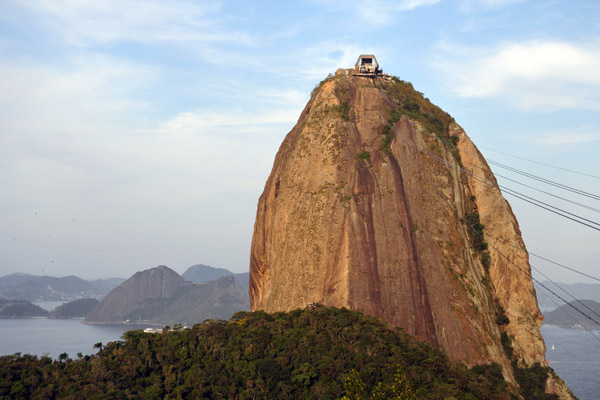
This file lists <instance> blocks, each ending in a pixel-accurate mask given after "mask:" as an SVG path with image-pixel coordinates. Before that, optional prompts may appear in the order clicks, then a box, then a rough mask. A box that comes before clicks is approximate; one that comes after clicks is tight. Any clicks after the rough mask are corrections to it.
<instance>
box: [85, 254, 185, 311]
mask: <svg viewBox="0 0 600 400" xmlns="http://www.w3.org/2000/svg"><path fill="white" fill-rule="evenodd" d="M184 284H185V280H184V279H183V278H182V277H181V276H179V274H178V273H177V272H175V271H173V270H172V269H170V268H167V267H165V266H164V265H161V266H158V267H156V268H152V269H148V270H145V271H140V272H136V273H135V274H134V275H133V276H132V277H131V278H129V279H127V280H126V281H125V282H123V283H122V284H120V285H119V286H117V287H116V288H115V289H113V290H112V291H111V292H110V293H109V294H107V295H106V297H104V299H102V301H101V302H100V304H98V305H97V306H96V307H94V309H92V311H90V313H89V314H88V315H87V317H86V320H85V321H86V323H109V322H123V321H125V320H127V319H128V318H127V317H128V316H129V314H131V313H132V312H134V311H136V310H137V309H138V308H139V305H140V303H141V302H143V301H144V300H146V299H151V298H152V299H165V298H169V297H173V296H174V295H175V294H176V293H177V291H178V290H179V289H180V288H181V287H182V286H183V285H184Z"/></svg>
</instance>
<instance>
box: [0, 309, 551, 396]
mask: <svg viewBox="0 0 600 400" xmlns="http://www.w3.org/2000/svg"><path fill="white" fill-rule="evenodd" d="M61 359H62V361H52V360H51V359H49V358H48V357H42V358H41V359H38V358H37V357H35V356H20V355H13V356H4V357H0V398H13V399H19V398H33V399H42V398H43V399H47V398H61V399H74V398H94V399H126V398H146V399H163V398H164V399H175V398H212V399H222V398H236V399H251V398H270V399H280V398H289V399H339V398H342V397H343V396H348V397H347V398H349V399H362V398H364V399H387V398H406V399H411V398H417V399H450V398H457V399H470V400H473V399H512V398H516V397H515V396H514V395H511V394H510V388H509V387H508V385H507V384H506V382H505V381H504V379H503V378H502V374H501V371H500V367H499V366H498V365H488V366H477V367H474V368H472V369H467V368H466V367H465V366H463V365H460V364H457V363H455V362H452V361H450V360H449V359H448V357H447V356H446V355H444V354H442V353H441V352H439V351H436V350H434V349H433V348H432V347H430V346H429V345H427V344H425V343H422V342H418V341H416V340H415V339H414V338H412V337H410V336H409V335H407V334H405V333H403V332H402V331H401V330H400V328H395V329H391V328H389V327H388V326H387V325H386V324H384V323H383V322H381V321H380V320H378V319H376V318H374V317H367V316H365V315H362V314H360V313H357V312H353V311H348V310H345V309H335V308H325V307H317V308H316V309H314V310H296V311H292V312H290V313H276V314H266V313H264V312H254V313H246V312H239V313H237V314H235V315H234V316H233V317H232V318H231V320H230V321H207V322H204V323H202V324H198V325H195V326H194V327H193V328H191V329H186V330H181V331H170V332H163V333H158V334H151V333H143V332H142V331H130V332H127V333H126V334H125V335H124V341H119V342H113V343H109V344H107V345H106V347H104V348H102V350H100V351H99V353H98V354H97V355H93V356H85V357H83V358H81V359H79V360H70V359H68V358H67V357H66V355H65V354H63V355H62V357H61ZM538 372H540V373H541V374H542V375H544V376H543V377H542V376H539V377H538V376H533V375H532V376H531V377H530V380H531V381H532V382H533V383H531V384H530V388H529V389H527V390H529V391H530V393H528V394H530V395H528V396H525V397H526V398H530V399H531V398H534V399H535V398H543V397H537V396H536V391H538V392H537V394H540V395H541V393H540V392H539V390H540V389H541V390H543V382H544V380H543V379H541V380H540V379H537V378H545V374H546V372H547V370H545V369H539V370H538ZM534 378H536V379H534ZM538 381H539V382H541V388H540V386H539V385H538V386H535V385H536V383H535V382H538ZM396 396H398V397H396ZM400 396H404V397H400ZM541 396H543V395H541Z"/></svg>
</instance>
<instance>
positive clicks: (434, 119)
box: [386, 77, 454, 142]
mask: <svg viewBox="0 0 600 400" xmlns="http://www.w3.org/2000/svg"><path fill="white" fill-rule="evenodd" d="M386 90H387V92H388V93H389V94H390V96H391V97H392V98H393V99H394V100H395V101H396V102H397V104H398V105H399V109H398V110H396V111H397V112H399V113H401V114H406V115H407V116H409V117H410V118H412V119H415V120H417V121H419V122H420V123H421V124H422V125H423V126H424V127H425V128H426V129H427V130H428V131H429V132H431V133H434V134H435V135H437V136H438V137H440V138H441V139H444V140H445V141H446V142H453V141H454V139H452V138H451V137H450V133H449V127H450V124H451V123H452V122H453V121H454V119H453V118H452V117H451V116H450V114H448V113H447V112H445V111H444V110H442V109H441V108H439V107H438V106H436V105H434V104H432V103H431V102H430V101H429V99H427V98H426V97H424V96H423V93H421V92H419V91H417V90H415V88H414V87H413V86H412V84H411V83H410V82H406V81H403V80H401V79H398V78H396V77H394V78H393V82H392V84H391V85H390V86H389V87H387V88H386Z"/></svg>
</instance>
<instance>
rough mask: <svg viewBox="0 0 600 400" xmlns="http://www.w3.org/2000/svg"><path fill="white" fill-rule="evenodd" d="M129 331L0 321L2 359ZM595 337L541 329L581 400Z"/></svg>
mask: <svg viewBox="0 0 600 400" xmlns="http://www.w3.org/2000/svg"><path fill="white" fill-rule="evenodd" d="M129 329H132V327H129V328H127V327H124V326H97V325H84V324H82V323H81V320H77V319H46V318H32V319H0V355H6V354H14V353H16V352H20V353H23V354H24V353H28V354H36V355H40V356H41V355H44V354H47V355H49V356H50V357H53V358H58V355H59V354H60V353H63V352H66V353H67V354H69V356H70V357H71V358H76V357H77V353H79V352H81V353H83V354H84V355H85V354H94V353H95V352H96V350H95V349H94V348H93V347H94V343H98V342H102V343H103V344H106V343H108V342H110V341H114V340H118V339H119V338H120V337H121V335H122V334H123V332H125V331H127V330H129ZM595 333H596V334H597V335H596V336H597V337H594V336H593V335H592V334H590V333H589V332H586V331H574V330H569V329H562V328H557V327H550V326H543V327H542V335H543V336H544V339H545V341H546V345H547V348H548V350H547V353H546V358H547V359H548V361H550V366H551V367H552V368H553V369H554V371H556V373H557V374H558V375H559V376H560V377H561V378H563V380H564V381H565V382H566V383H567V386H568V387H569V388H570V389H571V390H572V391H573V393H575V395H576V396H578V397H579V398H580V399H581V400H595V399H598V398H600V331H595ZM552 346H554V350H553V349H552Z"/></svg>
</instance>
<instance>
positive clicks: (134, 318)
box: [85, 265, 250, 325]
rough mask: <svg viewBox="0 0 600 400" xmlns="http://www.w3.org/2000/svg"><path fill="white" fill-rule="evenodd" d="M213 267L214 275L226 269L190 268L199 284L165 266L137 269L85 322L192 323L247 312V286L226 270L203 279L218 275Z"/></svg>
mask: <svg viewBox="0 0 600 400" xmlns="http://www.w3.org/2000/svg"><path fill="white" fill-rule="evenodd" d="M195 267H196V266H195ZM192 268H193V267H192ZM215 270H217V274H219V273H223V271H227V270H221V269H217V268H212V267H207V266H201V267H199V268H193V269H192V270H191V271H190V273H189V274H188V276H190V275H191V274H195V275H194V277H193V279H195V280H202V283H193V282H191V281H186V280H185V279H184V278H183V277H182V276H180V275H179V274H178V273H177V272H175V271H173V270H172V269H170V268H168V267H166V266H164V265H161V266H158V267H156V268H152V269H148V270H145V271H141V272H137V273H135V274H134V275H133V276H132V277H131V278H129V279H128V280H126V281H125V282H123V283H122V284H120V285H119V286H118V287H116V288H115V289H113V290H112V291H111V292H110V293H109V294H108V295H106V297H104V299H102V301H101V302H100V303H99V304H98V305H97V306H96V307H94V308H93V309H92V310H91V311H90V313H89V314H88V315H87V317H86V319H85V323H88V324H124V323H125V324H129V323H130V324H146V325H174V324H177V323H181V324H186V323H187V324H194V323H199V322H202V321H204V320H205V319H227V318H229V317H231V315H233V314H234V313H235V312H237V311H247V310H248V309H249V308H250V304H249V299H248V292H247V289H246V290H244V289H242V287H241V286H240V284H239V283H238V281H237V279H236V277H235V276H234V274H232V273H231V272H229V271H227V272H229V274H226V273H223V275H221V276H220V277H219V278H218V279H217V280H210V281H204V279H210V278H214V277H215V276H218V275H215ZM188 271H189V270H188ZM188 271H186V272H188ZM194 271H195V272H194ZM203 272H205V274H203Z"/></svg>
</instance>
